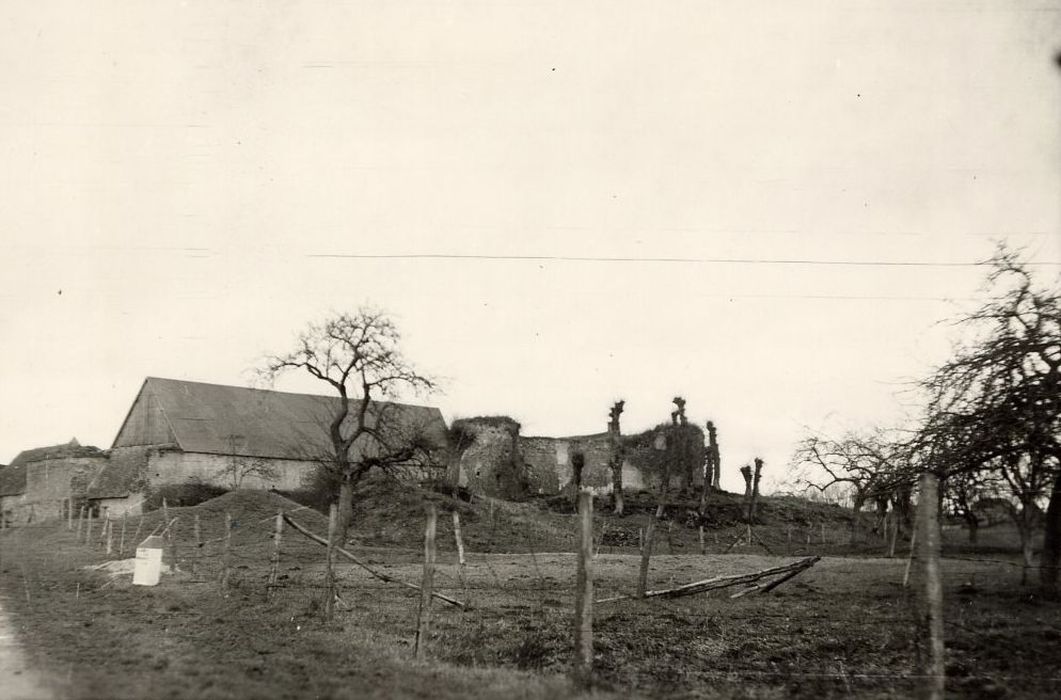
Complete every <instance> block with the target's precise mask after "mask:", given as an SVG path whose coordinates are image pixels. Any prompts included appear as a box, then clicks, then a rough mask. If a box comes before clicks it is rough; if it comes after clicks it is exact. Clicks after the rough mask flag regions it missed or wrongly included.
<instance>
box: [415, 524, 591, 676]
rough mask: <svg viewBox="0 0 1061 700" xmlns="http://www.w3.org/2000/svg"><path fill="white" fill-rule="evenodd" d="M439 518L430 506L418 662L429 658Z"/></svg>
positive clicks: (422, 582)
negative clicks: (436, 530)
mask: <svg viewBox="0 0 1061 700" xmlns="http://www.w3.org/2000/svg"><path fill="white" fill-rule="evenodd" d="M437 518H438V516H437V514H436V513H435V506H434V504H430V505H428V506H427V526H426V527H425V528H424V577H423V580H422V581H421V582H420V613H419V615H418V616H417V621H416V660H417V661H423V660H424V659H426V658H427V637H428V634H429V633H430V632H431V591H432V589H433V588H434V583H435V528H436V523H437ZM591 546H592V545H591Z"/></svg>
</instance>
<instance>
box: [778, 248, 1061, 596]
mask: <svg viewBox="0 0 1061 700" xmlns="http://www.w3.org/2000/svg"><path fill="white" fill-rule="evenodd" d="M986 265H987V266H988V267H989V273H988V275H987V279H986V282H985V289H986V290H987V292H988V300H987V301H986V302H985V303H984V304H983V305H982V306H980V307H979V308H978V309H976V310H975V311H973V312H971V313H967V314H964V315H962V316H959V317H958V318H956V319H955V320H954V321H953V323H954V325H955V326H956V327H957V328H958V329H959V330H961V331H962V332H963V334H964V337H965V340H963V341H962V342H960V343H959V344H958V345H956V347H955V348H954V349H953V352H952V356H951V357H950V359H949V360H947V361H946V362H944V363H943V364H941V365H940V366H938V367H936V368H935V369H934V370H933V371H932V372H931V373H929V374H928V376H926V377H924V378H923V379H921V380H920V381H919V382H918V383H917V391H918V394H919V396H920V397H921V402H920V403H921V410H920V415H919V417H918V419H917V422H916V423H915V424H914V425H913V426H912V427H906V428H903V429H894V430H885V429H874V430H868V431H853V432H849V433H846V434H844V435H842V436H840V437H838V438H834V437H827V436H822V435H809V436H807V437H806V438H804V439H803V440H802V441H801V443H800V444H799V446H798V448H797V451H796V454H795V456H794V459H793V462H794V464H795V465H797V466H799V467H803V468H807V467H812V469H810V470H808V472H814V473H817V474H819V475H821V476H815V477H810V476H807V477H804V479H803V481H804V485H805V486H806V487H807V488H813V489H818V490H826V489H835V488H838V487H839V488H843V489H845V490H846V491H847V492H848V493H849V494H850V497H851V503H852V507H853V508H854V510H855V511H856V514H857V513H858V512H859V511H860V510H861V509H862V508H863V506H865V505H866V504H873V505H874V506H875V507H876V512H877V524H876V526H875V527H880V526H881V525H882V521H883V518H884V515H885V513H887V512H888V510H889V508H891V509H892V510H893V511H894V512H895V514H896V517H898V519H899V522H900V524H901V525H902V526H903V527H904V528H906V529H909V527H910V518H911V508H910V503H911V501H912V494H913V491H914V483H915V481H916V478H917V475H918V474H920V473H922V472H925V471H929V472H932V473H935V474H936V475H937V476H938V477H939V479H940V483H941V489H940V491H941V500H942V501H943V503H944V505H945V506H946V508H947V510H948V512H949V513H950V514H951V515H952V516H954V517H957V518H960V519H961V520H962V521H963V522H964V523H965V524H966V526H967V527H968V528H969V535H970V538H972V539H973V540H975V538H976V537H977V532H978V528H979V527H980V525H981V524H982V522H983V521H984V520H985V519H986V518H988V517H990V514H991V513H997V512H998V511H999V510H1001V511H1004V512H1006V513H1008V514H1009V516H1010V517H1011V518H1012V520H1013V522H1014V523H1015V525H1016V527H1017V530H1018V532H1019V533H1020V540H1021V551H1022V554H1023V558H1024V562H1025V565H1026V568H1025V571H1027V568H1028V567H1031V566H1032V563H1033V548H1032V542H1033V535H1034V534H1035V532H1036V531H1037V530H1038V529H1039V528H1042V529H1043V530H1044V535H1045V537H1044V544H1043V553H1042V557H1041V560H1040V563H1039V575H1040V584H1041V587H1042V589H1043V592H1044V593H1046V594H1048V595H1056V594H1057V592H1058V590H1057V579H1058V563H1059V559H1061V299H1059V293H1058V284H1057V281H1056V280H1054V282H1053V285H1052V286H1051V285H1045V286H1044V285H1042V284H1040V283H1038V282H1037V280H1035V279H1034V278H1033V277H1032V275H1031V273H1030V271H1029V269H1028V268H1029V265H1028V264H1027V263H1026V262H1024V261H1022V260H1021V259H1020V256H1019V255H1017V254H1016V253H1014V252H1013V251H1010V250H1008V249H1006V248H1005V247H1004V246H1000V247H999V249H998V250H997V251H996V253H995V254H994V256H993V257H992V258H991V259H990V260H989V261H987V262H986ZM1044 506H1045V512H1044ZM855 520H856V522H857V517H856V518H855Z"/></svg>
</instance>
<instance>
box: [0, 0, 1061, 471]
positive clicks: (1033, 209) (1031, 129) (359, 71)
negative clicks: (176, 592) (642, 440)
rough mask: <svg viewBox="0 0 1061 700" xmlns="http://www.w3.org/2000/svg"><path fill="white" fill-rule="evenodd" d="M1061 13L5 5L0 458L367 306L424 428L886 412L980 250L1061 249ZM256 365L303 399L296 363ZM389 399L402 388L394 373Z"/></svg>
mask: <svg viewBox="0 0 1061 700" xmlns="http://www.w3.org/2000/svg"><path fill="white" fill-rule="evenodd" d="M1059 30H1061V4H1058V3H1048V2H1044V1H1043V0H1037V1H1035V2H1029V1H1024V0H1019V1H1014V0H998V1H989V2H979V1H977V2H953V1H948V2H938V1H933V0H927V1H924V2H922V1H918V2H913V1H912V0H887V1H883V0H881V1H877V0H837V1H834V2H808V1H806V0H795V1H786V2H757V1H755V0H752V1H750V2H749V1H747V0H740V1H732V2H704V1H702V0H701V1H697V2H668V3H658V2H630V1H627V0H619V1H613V2H607V3H605V2H567V1H565V2H520V1H511V2H482V1H466V2H461V1H453V2H431V3H423V2H420V3H412V2H393V1H390V0H388V1H387V2H382V1H381V2H323V1H319V0H292V1H289V2H275V3H273V2H270V3H261V2H251V1H249V0H238V1H232V2H223V3H217V2H172V1H168V0H156V1H155V2H151V3H124V2H116V1H110V0H101V1H99V2H94V3H83V2H80V0H40V1H38V2H35V3H4V4H3V5H2V6H0V65H3V66H4V70H3V71H0V95H2V97H0V154H2V159H0V163H2V165H0V192H2V195H0V256H2V257H0V259H2V260H3V262H4V265H3V272H2V273H0V354H2V358H3V361H2V362H0V393H2V396H3V398H4V400H3V402H2V403H0V463H6V462H8V461H10V459H12V458H13V457H14V456H15V455H16V454H17V453H18V452H19V451H20V450H22V449H26V448H30V447H35V446H40V445H46V444H54V443H58V442H65V441H67V440H69V439H70V438H71V437H73V436H76V437H77V438H78V440H80V441H81V442H82V443H83V444H94V445H98V446H100V447H108V446H109V445H110V443H111V441H112V440H113V438H114V435H115V434H116V432H117V431H118V429H119V427H120V424H121V421H122V419H123V418H124V416H125V412H126V411H127V410H128V407H129V405H130V404H131V402H132V400H133V398H134V397H135V395H136V392H137V390H138V389H139V386H140V384H141V382H142V381H143V379H144V377H145V376H161V377H172V378H180V379H189V380H196V381H207V382H217V383H225V384H240V385H245V384H247V383H249V382H250V381H251V379H252V377H251V373H250V370H252V369H253V368H254V367H255V366H256V365H257V364H258V363H259V362H260V359H261V357H262V356H263V355H265V354H267V353H270V352H281V351H284V350H286V349H287V348H288V347H290V346H291V343H292V340H293V338H294V335H295V334H296V333H297V332H298V331H299V330H300V329H301V328H302V327H303V326H304V325H305V324H307V323H308V322H310V321H313V320H319V319H321V318H323V317H325V316H326V315H327V314H329V313H333V312H339V311H348V310H353V309H356V308H357V307H358V306H360V305H363V304H372V305H375V306H378V307H382V308H383V309H385V310H387V311H388V312H390V313H391V314H392V315H393V316H394V317H395V319H396V321H397V323H398V324H399V326H400V328H401V329H402V332H403V337H404V347H405V350H406V354H407V355H408V356H409V358H410V359H412V360H413V361H414V362H415V363H416V364H417V366H418V367H420V368H421V369H423V370H424V371H425V372H427V373H430V374H432V375H434V376H438V377H441V378H443V380H444V381H443V387H444V393H440V394H437V395H434V396H430V397H422V398H420V399H416V400H419V401H422V402H424V403H430V404H434V405H437V406H439V407H440V408H441V409H442V410H443V412H444V414H445V416H446V417H447V418H448V419H453V418H456V417H461V416H473V415H482V414H507V415H511V416H513V417H515V418H516V419H517V420H519V421H520V422H521V423H522V425H523V433H524V434H528V435H558V436H559V435H577V434H586V433H594V432H600V431H603V430H604V429H605V425H606V422H607V412H608V408H609V406H610V405H611V403H612V402H613V401H614V400H616V399H618V398H623V399H625V400H626V413H624V415H623V429H624V431H627V432H633V431H639V430H643V429H646V428H648V427H651V426H652V425H654V424H656V423H658V422H661V421H665V420H668V419H669V413H670V411H671V409H672V408H673V406H672V404H671V403H670V401H671V398H672V397H674V396H675V395H681V396H684V397H685V398H686V399H687V401H688V404H687V411H688V414H689V416H690V419H691V420H693V421H695V422H697V423H699V424H701V425H702V424H703V422H704V421H706V420H708V419H711V420H713V421H714V422H715V423H716V424H717V425H718V428H719V439H720V442H721V447H722V459H723V485H724V486H726V487H728V488H731V489H736V488H737V487H738V485H739V484H740V483H741V479H740V476H739V473H738V472H737V469H738V467H739V466H740V465H742V464H744V463H746V462H748V461H750V460H751V459H752V458H753V457H755V456H760V457H762V458H763V459H764V460H765V461H766V467H765V470H764V479H765V480H766V482H767V484H771V483H774V484H776V483H778V482H780V481H783V479H784V476H785V474H786V470H787V465H788V462H789V459H790V457H791V454H792V451H793V446H794V444H795V443H796V441H798V440H799V438H800V437H801V436H803V435H805V434H806V433H807V431H808V430H815V431H826V432H829V431H833V432H836V431H840V430H843V429H845V428H848V427H852V428H858V427H862V426H869V425H889V424H894V423H895V422H896V421H899V420H901V419H902V416H903V415H904V414H905V413H907V412H909V411H910V410H912V406H911V402H912V400H913V397H912V396H911V395H910V394H909V393H908V392H907V393H904V388H905V387H907V386H908V385H907V382H909V381H910V380H911V379H913V378H916V377H918V376H921V375H923V374H924V373H925V372H926V371H927V370H928V369H929V368H930V367H932V366H933V365H934V364H936V363H939V362H941V361H942V360H944V359H945V358H946V356H947V353H948V348H949V344H950V343H951V342H953V341H954V340H956V339H957V336H956V332H957V331H956V330H955V329H954V328H953V327H952V326H948V325H946V324H942V323H940V322H941V321H943V320H945V319H947V318H950V317H953V316H954V315H956V314H957V313H960V312H961V310H962V309H968V308H970V306H972V305H975V304H976V300H977V299H980V298H982V294H983V291H982V289H981V286H980V283H981V280H982V278H983V275H984V270H983V268H980V267H977V266H976V265H975V264H974V263H976V262H977V261H981V260H983V259H985V258H987V257H988V256H989V255H990V254H991V252H992V251H993V249H994V246H995V244H996V242H997V241H1005V242H1007V243H1008V244H1010V245H1012V246H1016V247H1022V248H1023V249H1024V251H1025V255H1026V257H1027V258H1028V259H1029V260H1030V261H1032V262H1033V263H1036V265H1035V267H1034V269H1035V272H1036V274H1037V275H1039V276H1040V278H1041V279H1042V280H1043V281H1044V282H1048V281H1050V280H1052V279H1056V276H1057V274H1058V271H1059V270H1061V264H1059V263H1061V198H1059V194H1061V168H1059V167H1058V163H1059V161H1058V157H1059V155H1061V130H1059V128H1058V125H1059V121H1058V116H1059V114H1061V71H1059V70H1058V67H1057V64H1056V63H1055V56H1056V55H1057V53H1058V51H1059V50H1061V43H1059V41H1058V38H1057V37H1058V36H1061V31H1059ZM276 388H278V389H282V390H290V391H310V392H316V391H319V390H321V389H322V387H320V386H318V385H317V384H316V383H315V382H313V381H312V380H310V379H307V378H302V377H296V376H291V377H288V378H285V379H283V380H281V381H280V382H279V383H278V384H277V385H276ZM410 398H415V397H410Z"/></svg>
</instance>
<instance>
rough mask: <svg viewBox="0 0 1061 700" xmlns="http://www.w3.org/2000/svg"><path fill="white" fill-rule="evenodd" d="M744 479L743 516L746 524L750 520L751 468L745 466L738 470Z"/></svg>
mask: <svg viewBox="0 0 1061 700" xmlns="http://www.w3.org/2000/svg"><path fill="white" fill-rule="evenodd" d="M740 474H741V476H743V477H744V515H745V520H746V521H747V522H751V520H752V468H751V467H749V466H748V465H747V464H745V465H744V466H743V467H741V468H740Z"/></svg>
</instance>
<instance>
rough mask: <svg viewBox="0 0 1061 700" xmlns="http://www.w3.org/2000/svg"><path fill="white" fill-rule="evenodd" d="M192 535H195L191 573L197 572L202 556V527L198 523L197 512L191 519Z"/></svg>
mask: <svg viewBox="0 0 1061 700" xmlns="http://www.w3.org/2000/svg"><path fill="white" fill-rule="evenodd" d="M192 536H193V537H195V556H194V557H192V573H193V574H198V573H199V561H200V560H201V559H202V558H203V529H202V526H201V525H200V524H199V514H198V513H196V514H195V517H194V518H193V519H192Z"/></svg>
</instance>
